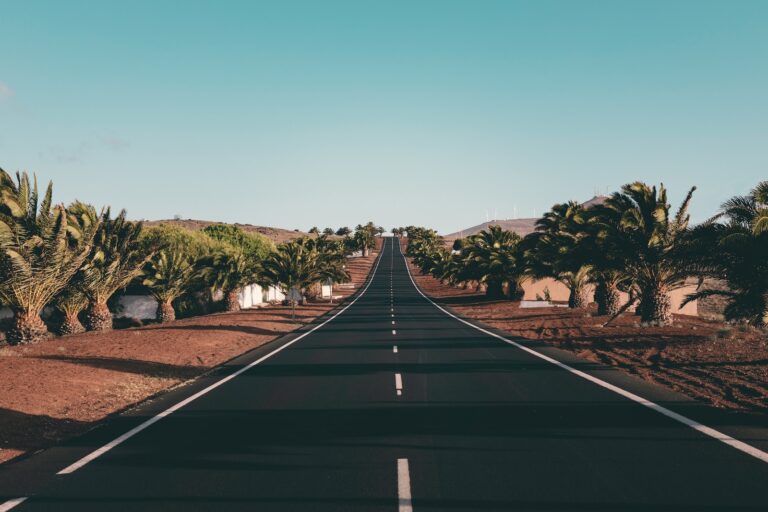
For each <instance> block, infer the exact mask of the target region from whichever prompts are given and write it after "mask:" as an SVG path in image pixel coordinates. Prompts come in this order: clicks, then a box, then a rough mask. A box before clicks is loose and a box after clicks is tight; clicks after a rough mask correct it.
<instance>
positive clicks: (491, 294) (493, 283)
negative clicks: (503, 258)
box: [485, 279, 504, 299]
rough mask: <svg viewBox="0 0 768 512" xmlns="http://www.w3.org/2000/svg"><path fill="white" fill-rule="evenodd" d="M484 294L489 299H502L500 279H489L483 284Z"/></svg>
mask: <svg viewBox="0 0 768 512" xmlns="http://www.w3.org/2000/svg"><path fill="white" fill-rule="evenodd" d="M485 296H486V297H487V298H489V299H503V298H504V288H503V286H502V283H501V281H500V280H495V279H494V280H489V281H488V282H487V283H486V285H485Z"/></svg>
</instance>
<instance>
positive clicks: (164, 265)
mask: <svg viewBox="0 0 768 512" xmlns="http://www.w3.org/2000/svg"><path fill="white" fill-rule="evenodd" d="M144 276H145V277H144V280H143V284H144V286H146V287H147V288H148V289H149V291H150V293H151V294H152V296H153V297H154V298H155V299H156V300H157V315H156V317H157V320H158V321H159V322H160V323H165V322H170V321H173V320H175V319H176V310H175V309H174V308H173V301H174V300H176V299H178V298H179V297H181V296H182V295H183V294H184V293H186V292H187V291H188V290H189V288H190V287H191V286H192V284H193V283H194V281H195V280H196V279H197V278H198V277H199V274H198V270H197V267H196V266H195V261H194V259H193V258H192V257H190V256H189V255H188V254H186V253H185V252H184V251H183V250H181V249H180V248H178V247H169V248H165V249H161V250H160V251H159V252H158V253H156V254H155V255H154V256H152V258H151V259H150V260H149V262H148V263H147V265H146V270H145V272H144Z"/></svg>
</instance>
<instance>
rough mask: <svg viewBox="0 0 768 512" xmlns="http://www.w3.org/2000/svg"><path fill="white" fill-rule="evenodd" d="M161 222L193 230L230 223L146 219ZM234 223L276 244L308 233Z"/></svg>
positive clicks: (147, 224) (145, 222) (148, 222)
mask: <svg viewBox="0 0 768 512" xmlns="http://www.w3.org/2000/svg"><path fill="white" fill-rule="evenodd" d="M161 224H165V225H168V226H177V227H180V228H186V229H191V230H198V229H203V228H204V227H206V226H210V225H211V224H228V223H226V222H214V221H210V220H196V219H166V220H145V221H144V225H146V226H159V225H161ZM232 225H233V226H237V227H238V228H240V229H242V230H243V231H247V232H250V233H259V234H260V235H264V236H265V237H267V238H269V239H270V240H272V241H273V242H275V243H276V244H280V243H283V242H286V241H288V240H293V239H294V238H299V237H301V236H305V235H307V233H305V232H303V231H298V230H295V231H292V230H289V229H282V228H271V227H267V226H254V225H253V224H240V223H239V222H236V223H234V224H232Z"/></svg>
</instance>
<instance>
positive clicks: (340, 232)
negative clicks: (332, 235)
mask: <svg viewBox="0 0 768 512" xmlns="http://www.w3.org/2000/svg"><path fill="white" fill-rule="evenodd" d="M350 233H352V230H351V229H349V228H348V227H347V226H342V227H340V228H339V229H337V230H336V236H347V235H348V234H350Z"/></svg>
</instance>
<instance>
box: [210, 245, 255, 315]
mask: <svg viewBox="0 0 768 512" xmlns="http://www.w3.org/2000/svg"><path fill="white" fill-rule="evenodd" d="M199 267H200V269H201V272H202V273H203V275H204V276H205V277H204V278H205V280H206V281H207V283H208V284H209V286H210V287H211V288H212V289H214V290H221V291H222V292H223V293H224V309H225V310H226V311H239V310H240V301H239V297H238V294H239V291H240V289H241V288H243V287H244V286H246V285H249V284H252V283H254V282H256V281H257V280H258V276H259V270H260V266H259V264H258V261H257V260H256V259H255V258H250V257H248V255H246V254H245V253H244V252H243V251H242V250H239V249H236V248H225V249H221V250H219V251H217V252H216V253H215V254H213V255H212V256H209V257H207V258H203V259H202V260H201V261H200V262H199Z"/></svg>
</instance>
